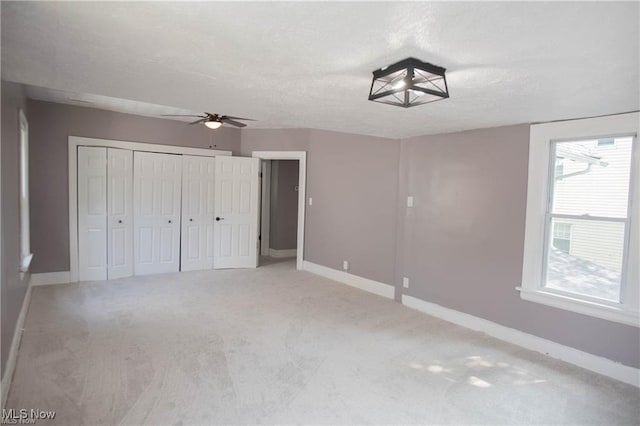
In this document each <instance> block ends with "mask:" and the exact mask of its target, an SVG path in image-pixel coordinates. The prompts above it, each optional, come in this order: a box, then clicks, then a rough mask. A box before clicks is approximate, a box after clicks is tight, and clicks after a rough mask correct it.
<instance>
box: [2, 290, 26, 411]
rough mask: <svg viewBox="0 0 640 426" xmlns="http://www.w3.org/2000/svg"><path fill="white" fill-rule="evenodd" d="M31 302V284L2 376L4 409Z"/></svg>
mask: <svg viewBox="0 0 640 426" xmlns="http://www.w3.org/2000/svg"><path fill="white" fill-rule="evenodd" d="M29 302H31V282H29V284H28V286H27V292H26V293H25V295H24V300H23V301H22V308H20V314H19V315H18V320H17V321H16V328H15V330H14V331H13V339H12V340H11V348H10V349H9V357H8V358H7V364H6V367H5V370H4V374H3V375H2V385H1V386H0V387H1V388H2V408H3V409H4V407H5V404H6V403H7V397H8V396H9V389H10V388H11V381H12V380H13V372H14V371H15V369H16V361H17V360H18V349H19V348H20V341H21V340H22V331H23V330H24V322H25V320H26V318H27V311H28V310H29Z"/></svg>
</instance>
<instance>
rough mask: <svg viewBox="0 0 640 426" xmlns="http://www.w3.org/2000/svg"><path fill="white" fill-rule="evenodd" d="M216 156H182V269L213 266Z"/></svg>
mask: <svg viewBox="0 0 640 426" xmlns="http://www.w3.org/2000/svg"><path fill="white" fill-rule="evenodd" d="M214 166H215V160H214V158H213V157H195V156H189V155H183V156H182V237H181V241H182V242H181V246H182V247H181V248H182V249H181V251H180V258H181V261H180V265H181V266H180V270H181V271H195V270H199V269H211V268H213V223H214V217H215V216H214V211H213V208H214V189H215V188H214V182H215V175H214Z"/></svg>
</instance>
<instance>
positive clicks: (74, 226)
mask: <svg viewBox="0 0 640 426" xmlns="http://www.w3.org/2000/svg"><path fill="white" fill-rule="evenodd" d="M79 146H99V147H105V148H119V149H128V150H131V151H144V152H159V153H164V154H186V155H199V156H203V157H217V156H222V155H226V156H231V155H232V152H231V151H224V150H218V149H205V148H191V147H186V146H175V145H159V144H153V143H142V142H129V141H120V140H112V139H96V138H85V137H80V136H69V162H68V167H69V282H77V281H78V147H79Z"/></svg>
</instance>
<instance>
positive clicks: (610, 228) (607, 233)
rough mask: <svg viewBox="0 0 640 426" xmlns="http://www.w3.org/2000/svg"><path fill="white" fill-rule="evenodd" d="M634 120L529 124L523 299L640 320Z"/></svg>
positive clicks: (629, 117) (627, 116)
mask: <svg viewBox="0 0 640 426" xmlns="http://www.w3.org/2000/svg"><path fill="white" fill-rule="evenodd" d="M639 118H640V115H639V114H637V113H634V114H625V115H620V116H611V117H600V118H596V119H585V120H575V121H567V122H559V123H549V124H541V125H534V126H532V127H531V141H530V153H529V156H530V157H529V185H528V196H527V219H526V220H527V224H526V235H525V258H524V266H523V277H522V287H521V296H522V298H524V299H526V300H530V301H534V302H539V303H544V304H548V305H552V306H555V307H558V308H563V309H568V310H573V311H576V312H580V313H583V314H587V315H592V316H597V317H601V318H605V319H609V320H613V321H618V322H622V323H626V324H632V325H636V326H638V295H639V292H638V278H639V275H640V274H639V271H638V264H639V263H640V254H639V253H640V241H639V240H640V232H639V230H638V226H640V219H639V217H640V208H638V206H637V205H634V204H633V203H632V199H634V198H640V197H638V189H639V188H638V187H640V185H639V184H638V169H639V168H640V165H639V160H638V152H637V151H638V148H637V146H636V145H637V138H636V137H637V134H638V119H639ZM607 135H611V136H607ZM550 173H553V178H551V179H550V178H549V176H550Z"/></svg>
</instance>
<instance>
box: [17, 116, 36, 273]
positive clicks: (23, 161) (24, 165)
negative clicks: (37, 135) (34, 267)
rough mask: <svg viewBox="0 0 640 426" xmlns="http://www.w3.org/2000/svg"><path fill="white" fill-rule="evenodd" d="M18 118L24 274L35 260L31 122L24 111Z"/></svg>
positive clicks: (21, 239) (22, 270) (21, 253)
mask: <svg viewBox="0 0 640 426" xmlns="http://www.w3.org/2000/svg"><path fill="white" fill-rule="evenodd" d="M18 116H19V121H20V134H19V138H20V140H19V145H20V154H19V155H20V164H19V173H20V179H19V180H20V272H21V273H22V274H24V273H26V272H28V271H29V266H30V265H31V260H32V259H33V253H31V236H30V224H29V217H30V216H29V122H28V121H27V116H26V115H25V114H24V111H23V110H22V109H20V110H19V111H18ZM25 187H26V194H25V193H24V191H25Z"/></svg>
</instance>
